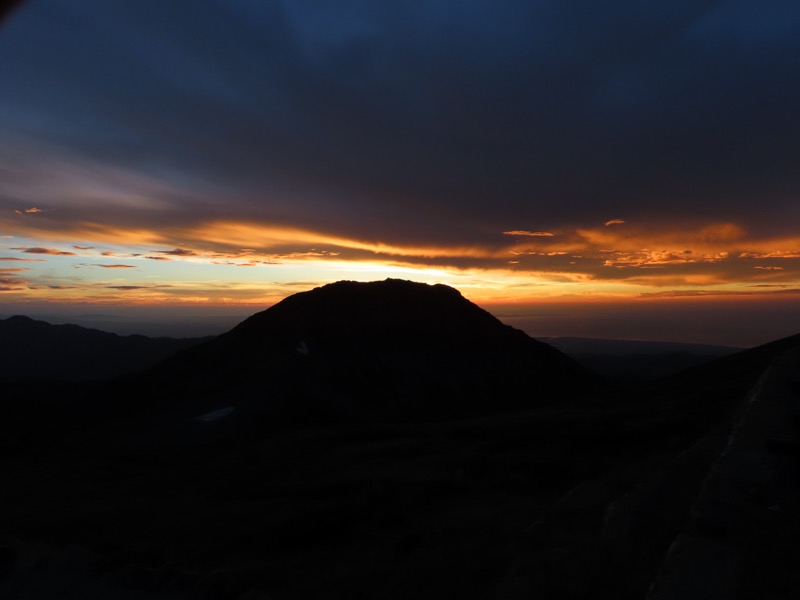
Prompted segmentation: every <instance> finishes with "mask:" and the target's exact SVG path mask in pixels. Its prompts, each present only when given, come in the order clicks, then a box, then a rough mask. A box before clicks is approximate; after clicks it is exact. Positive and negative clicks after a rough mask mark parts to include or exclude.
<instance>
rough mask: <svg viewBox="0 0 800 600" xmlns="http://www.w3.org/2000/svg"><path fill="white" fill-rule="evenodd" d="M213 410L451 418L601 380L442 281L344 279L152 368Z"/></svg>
mask: <svg viewBox="0 0 800 600" xmlns="http://www.w3.org/2000/svg"><path fill="white" fill-rule="evenodd" d="M148 381H149V383H150V386H151V387H150V388H149V389H150V390H151V392H149V393H152V394H159V395H160V396H161V397H165V398H169V399H170V401H175V400H176V399H177V400H183V401H186V402H189V403H191V404H192V405H194V406H202V407H203V408H204V409H206V410H208V411H214V410H225V409H226V407H228V408H235V409H236V410H237V411H239V412H247V411H249V412H251V413H253V412H258V413H263V414H270V415H273V416H275V415H283V416H287V417H291V418H302V419H311V420H318V419H328V418H352V417H359V418H361V417H363V418H394V417H397V418H411V419H415V420H425V419H429V418H435V419H440V418H451V417H459V416H465V415H470V414H485V413H491V412H498V411H506V410H513V409H525V408H532V407H536V406H541V405H544V404H549V403H557V402H563V401H564V400H565V399H566V398H570V397H572V396H573V395H575V394H580V393H584V392H587V391H589V390H597V389H601V388H602V387H603V384H602V382H601V380H600V379H599V378H597V377H595V376H593V375H592V374H590V373H589V372H588V371H586V370H585V369H584V368H582V367H580V366H579V365H578V364H577V363H575V362H574V361H572V360H571V359H569V358H568V357H566V356H565V355H563V354H562V353H561V352H559V351H558V350H556V349H554V348H552V347H550V346H547V345H546V344H542V343H540V342H537V341H535V340H533V339H531V338H530V337H528V336H527V335H526V334H525V333H523V332H522V331H519V330H516V329H513V328H512V327H509V326H507V325H504V324H502V323H501V322H500V321H498V320H497V319H496V318H495V317H493V316H492V315H491V314H489V313H488V312H486V311H484V310H483V309H481V308H479V307H478V306H476V305H475V304H473V303H472V302H470V301H468V300H467V299H465V298H464V297H463V296H461V294H460V293H459V292H458V291H457V290H455V289H453V288H450V287H447V286H444V285H432V286H431V285H426V284H421V283H412V282H408V281H401V280H392V279H388V280H386V281H379V282H371V283H356V282H351V281H342V282H338V283H334V284H330V285H326V286H323V287H320V288H317V289H314V290H311V291H309V292H303V293H299V294H295V295H293V296H291V297H289V298H287V299H285V300H284V301H282V302H280V303H278V304H276V305H275V306H273V307H272V308H270V309H268V310H265V311H263V312H261V313H258V314H256V315H253V316H252V317H250V318H249V319H247V320H246V321H244V322H243V323H241V324H240V325H239V326H237V327H236V328H235V329H233V330H232V331H230V332H228V333H227V334H225V335H221V336H219V337H217V338H216V339H214V340H212V341H210V342H208V343H206V344H203V345H201V346H198V347H195V348H192V349H190V350H188V351H186V352H183V353H181V354H179V355H177V356H176V357H174V358H173V359H172V360H170V361H168V362H167V363H165V364H163V365H162V366H160V367H159V368H157V369H155V370H154V371H153V372H151V373H150V374H149V375H148Z"/></svg>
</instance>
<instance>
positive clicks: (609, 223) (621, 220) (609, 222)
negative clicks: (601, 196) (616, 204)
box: [603, 219, 625, 227]
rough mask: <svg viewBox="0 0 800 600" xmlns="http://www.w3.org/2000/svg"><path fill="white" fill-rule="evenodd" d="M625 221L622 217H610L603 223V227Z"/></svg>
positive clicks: (622, 223)
mask: <svg viewBox="0 0 800 600" xmlns="http://www.w3.org/2000/svg"><path fill="white" fill-rule="evenodd" d="M624 224H625V221H624V220H623V219H611V220H610V221H606V222H605V223H603V225H604V226H605V227H611V226H612V225H624Z"/></svg>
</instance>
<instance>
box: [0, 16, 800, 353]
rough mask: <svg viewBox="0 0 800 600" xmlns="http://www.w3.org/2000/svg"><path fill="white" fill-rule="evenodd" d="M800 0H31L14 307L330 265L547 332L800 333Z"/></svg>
mask: <svg viewBox="0 0 800 600" xmlns="http://www.w3.org/2000/svg"><path fill="white" fill-rule="evenodd" d="M798 106H800V3H797V2H795V1H790V0H786V1H783V0H758V1H755V0H727V1H706V0H692V1H689V0H674V1H673V2H669V3H663V2H660V3H649V2H648V3H645V2H641V1H633V0H630V1H629V0H609V1H608V2H596V1H594V0H591V1H590V0H526V1H510V0H491V1H490V0H485V1H484V0H480V1H477V0H458V1H455V0H403V1H399V0H398V1H385V2H375V1H374V0H341V1H338V2H324V1H322V0H273V1H268V0H200V1H197V0H193V1H189V0H170V2H163V1H161V0H135V1H134V0H115V1H113V2H109V1H108V0H80V1H78V2H75V1H72V0H28V1H27V2H25V3H23V4H22V5H21V6H20V7H18V8H17V9H16V10H14V11H13V12H12V13H11V14H10V15H9V16H8V17H7V18H6V19H5V20H4V21H3V22H2V23H1V24H0V316H9V315H11V314H29V315H31V316H37V315H39V316H46V317H48V318H50V319H51V320H53V321H58V320H61V321H72V322H79V323H86V324H93V325H98V324H103V325H104V326H105V327H103V328H106V329H111V330H118V331H124V332H126V333H129V332H133V331H134V330H136V328H137V327H138V328H139V329H140V330H141V331H142V332H145V333H149V334H153V333H154V332H163V333H166V334H175V333H180V334H192V333H217V332H219V331H217V330H224V328H225V327H228V326H229V325H231V324H235V321H236V320H237V319H239V318H241V317H243V316H246V315H249V314H252V313H254V312H257V311H258V310H262V309H264V308H266V307H268V306H270V305H271V304H274V303H275V302H277V301H279V300H280V299H282V298H284V297H286V296H288V295H290V294H292V293H295V292H297V291H302V290H305V289H310V288H313V287H316V286H318V285H322V284H325V283H328V282H332V281H336V280H341V279H351V280H359V281H367V280H374V279H384V278H386V277H398V278H404V279H412V280H416V281H424V282H428V283H446V284H448V285H453V286H454V287H456V288H458V289H459V290H460V291H461V292H462V293H463V294H464V295H465V296H466V297H468V298H470V299H471V300H473V301H475V302H476V303H478V304H479V305H481V306H483V307H484V308H486V309H487V310H490V311H491V312H493V313H494V314H496V315H498V316H499V317H500V318H501V319H503V320H505V321H506V322H509V323H511V324H514V325H515V326H520V327H522V328H524V329H525V330H526V331H527V332H528V333H530V334H532V335H582V336H586V337H616V338H625V339H665V340H671V341H695V342H704V343H725V344H732V345H742V346H745V345H754V344H757V343H763V342H767V341H770V340H772V339H775V338H778V337H783V336H785V335H791V334H794V333H799V332H800V310H798V309H800V168H798V166H799V165H800V143H798V140H800V118H798V112H797V107H798Z"/></svg>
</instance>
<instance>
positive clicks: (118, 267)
mask: <svg viewBox="0 0 800 600" xmlns="http://www.w3.org/2000/svg"><path fill="white" fill-rule="evenodd" d="M91 266H93V267H101V268H103V269H137V268H138V267H135V266H133V265H101V264H95V265H91Z"/></svg>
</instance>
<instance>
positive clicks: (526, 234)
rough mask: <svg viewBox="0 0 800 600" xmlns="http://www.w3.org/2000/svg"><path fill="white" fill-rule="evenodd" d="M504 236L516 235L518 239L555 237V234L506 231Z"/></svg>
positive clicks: (516, 230)
mask: <svg viewBox="0 0 800 600" xmlns="http://www.w3.org/2000/svg"><path fill="white" fill-rule="evenodd" d="M503 235H514V236H518V237H553V236H555V234H554V233H551V232H549V231H525V230H524V229H515V230H513V231H504V232H503Z"/></svg>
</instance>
